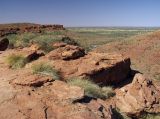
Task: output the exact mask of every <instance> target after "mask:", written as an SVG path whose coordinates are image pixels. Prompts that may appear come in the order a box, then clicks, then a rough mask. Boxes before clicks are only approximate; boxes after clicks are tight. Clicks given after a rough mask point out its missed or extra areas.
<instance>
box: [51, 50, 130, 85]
mask: <svg viewBox="0 0 160 119" xmlns="http://www.w3.org/2000/svg"><path fill="white" fill-rule="evenodd" d="M49 56H50V55H49ZM55 57H56V55H55ZM52 64H53V66H54V67H55V68H56V69H57V70H59V71H60V72H61V73H62V75H63V76H64V77H65V78H67V79H68V78H72V77H86V78H87V77H88V78H91V79H93V81H95V82H97V83H103V84H110V83H114V84H115V83H119V82H121V81H123V80H124V79H126V78H127V76H128V75H129V73H130V59H129V58H125V57H123V56H122V55H120V54H113V53H112V54H107V53H93V52H92V53H89V54H88V55H85V56H84V57H81V58H79V59H76V60H69V61H65V60H56V61H54V62H53V63H52Z"/></svg>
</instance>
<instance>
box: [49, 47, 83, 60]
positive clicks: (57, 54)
mask: <svg viewBox="0 0 160 119" xmlns="http://www.w3.org/2000/svg"><path fill="white" fill-rule="evenodd" d="M84 55H85V51H84V49H83V48H80V47H78V46H73V45H66V46H65V47H59V48H57V49H55V50H53V51H51V52H50V53H49V54H47V57H48V58H49V59H51V60H55V59H63V60H70V59H77V58H79V57H82V56H84Z"/></svg>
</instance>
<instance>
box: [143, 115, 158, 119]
mask: <svg viewBox="0 0 160 119" xmlns="http://www.w3.org/2000/svg"><path fill="white" fill-rule="evenodd" d="M140 119H160V114H145V115H143V116H142V117H140Z"/></svg>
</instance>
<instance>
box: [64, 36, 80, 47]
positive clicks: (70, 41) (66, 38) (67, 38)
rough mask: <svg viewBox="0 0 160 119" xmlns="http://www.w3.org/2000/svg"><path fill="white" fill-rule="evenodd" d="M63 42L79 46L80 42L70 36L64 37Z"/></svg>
mask: <svg viewBox="0 0 160 119" xmlns="http://www.w3.org/2000/svg"><path fill="white" fill-rule="evenodd" d="M62 42H64V43H67V44H69V45H77V46H79V44H78V43H77V42H76V41H75V40H74V39H71V38H70V37H63V38H62Z"/></svg>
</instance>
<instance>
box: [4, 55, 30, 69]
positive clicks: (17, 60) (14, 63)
mask: <svg viewBox="0 0 160 119" xmlns="http://www.w3.org/2000/svg"><path fill="white" fill-rule="evenodd" d="M6 61H7V63H8V64H9V66H10V67H11V68H12V69H18V68H22V67H24V66H25V64H26V63H27V60H26V58H25V57H24V56H22V55H15V54H12V55H9V56H8V57H7V59H6Z"/></svg>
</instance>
